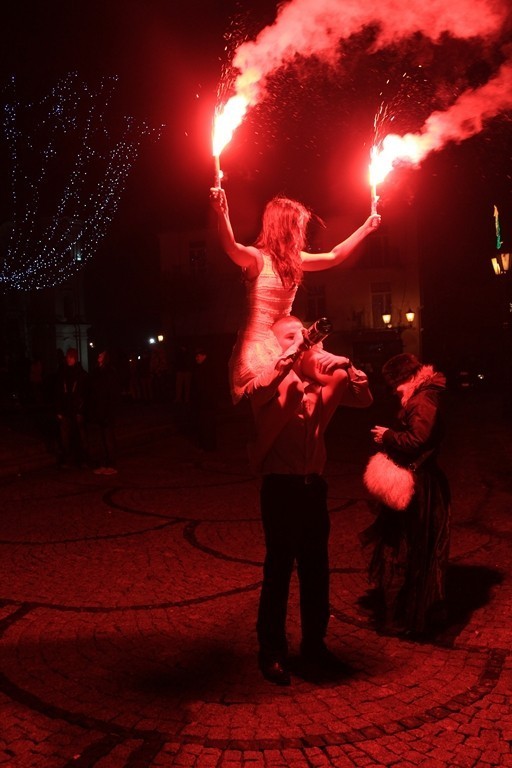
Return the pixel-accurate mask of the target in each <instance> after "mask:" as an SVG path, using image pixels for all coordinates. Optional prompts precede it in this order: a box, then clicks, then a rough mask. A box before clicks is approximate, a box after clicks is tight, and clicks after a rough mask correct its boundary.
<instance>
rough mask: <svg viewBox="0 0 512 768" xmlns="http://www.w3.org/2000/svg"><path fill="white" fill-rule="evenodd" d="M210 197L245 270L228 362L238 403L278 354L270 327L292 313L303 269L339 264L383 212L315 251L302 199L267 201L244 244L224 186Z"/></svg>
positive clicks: (224, 238) (227, 243) (223, 235)
mask: <svg viewBox="0 0 512 768" xmlns="http://www.w3.org/2000/svg"><path fill="white" fill-rule="evenodd" d="M210 200H211V204H212V207H213V208H214V210H215V211H216V213H217V216H218V221H219V235H220V240H221V243H222V247H223V248H224V250H225V251H226V253H227V254H228V256H229V258H230V259H231V260H232V261H233V262H234V263H235V264H237V265H238V266H239V267H242V269H243V270H244V275H245V285H246V291H247V316H246V320H245V323H244V325H243V327H242V328H241V329H240V330H239V332H238V338H237V342H236V344H235V347H234V349H233V352H232V355H231V359H230V362H229V372H230V384H231V394H232V398H233V401H234V402H235V403H237V402H238V401H239V400H240V399H241V398H242V397H243V395H244V393H245V389H246V387H247V384H248V383H249V382H250V381H251V380H252V379H253V378H254V377H255V376H256V375H257V374H258V373H259V372H261V370H263V369H264V368H265V367H266V366H267V365H268V364H269V363H270V362H271V361H272V360H274V359H275V358H276V357H278V356H279V354H280V349H279V348H278V345H277V344H276V340H275V336H274V334H273V333H272V330H271V328H272V325H273V323H274V322H275V321H276V320H277V319H278V318H280V317H283V316H285V315H289V314H290V313H291V309H292V304H293V301H294V299H295V294H296V292H297V288H298V286H299V284H300V282H301V280H302V275H303V272H305V271H306V272H314V271H319V270H322V269H328V268H330V267H334V266H336V265H338V264H341V263H342V262H343V261H344V260H345V259H346V258H347V257H348V256H349V255H350V254H351V253H352V252H353V251H354V249H355V248H356V247H357V246H358V245H359V243H361V242H362V241H363V240H364V238H365V237H367V235H369V234H370V233H371V232H372V231H374V230H375V228H376V227H378V226H379V224H380V216H379V215H377V214H374V215H372V216H370V217H369V218H368V219H367V220H366V221H365V222H364V224H363V225H362V226H361V227H359V228H358V229H356V230H355V232H353V233H352V234H351V235H350V236H349V237H348V238H347V239H346V240H344V241H343V242H341V243H339V244H338V245H336V246H335V247H334V248H333V249H332V251H330V252H328V253H317V254H314V253H306V252H305V251H304V250H303V248H304V246H305V241H306V229H307V225H308V222H309V220H310V218H311V212H310V211H309V210H308V209H307V208H306V207H305V206H304V205H302V203H299V202H297V201H296V200H290V199H289V198H286V197H275V198H274V199H273V200H271V201H270V202H269V203H267V205H266V208H265V211H264V213H263V220H262V228H261V232H260V234H259V236H258V239H257V240H256V243H255V244H254V245H249V246H246V245H241V244H240V243H238V242H237V241H236V240H235V236H234V234H233V229H232V226H231V221H230V218H229V209H228V202H227V198H226V194H225V192H224V190H223V189H221V188H220V187H214V188H212V189H211V190H210Z"/></svg>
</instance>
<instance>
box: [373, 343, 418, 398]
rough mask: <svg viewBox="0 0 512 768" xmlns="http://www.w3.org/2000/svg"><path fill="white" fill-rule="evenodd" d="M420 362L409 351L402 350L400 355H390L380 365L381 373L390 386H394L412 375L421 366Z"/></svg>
mask: <svg viewBox="0 0 512 768" xmlns="http://www.w3.org/2000/svg"><path fill="white" fill-rule="evenodd" d="M421 367H422V366H421V363H420V361H419V360H418V358H417V357H415V356H414V355H411V354H410V353H409V352H403V353H402V354H400V355H395V356H394V357H391V358H390V359H389V360H388V361H387V362H386V363H384V365H383V366H382V375H383V376H384V379H385V380H386V383H387V384H389V386H390V387H393V389H396V387H398V386H400V384H403V383H404V381H407V380H408V379H410V378H411V377H412V376H414V375H415V374H416V373H417V372H418V371H419V370H420V368H421Z"/></svg>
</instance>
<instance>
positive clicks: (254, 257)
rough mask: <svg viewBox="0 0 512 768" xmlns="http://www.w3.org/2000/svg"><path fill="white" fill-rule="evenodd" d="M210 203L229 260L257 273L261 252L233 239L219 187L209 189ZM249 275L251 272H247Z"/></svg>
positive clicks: (226, 208)
mask: <svg viewBox="0 0 512 768" xmlns="http://www.w3.org/2000/svg"><path fill="white" fill-rule="evenodd" d="M210 203H211V206H212V208H213V210H214V211H215V212H216V214H217V219H218V222H219V237H220V242H221V245H222V247H223V249H224V250H225V251H226V253H227V255H228V256H229V258H230V259H231V261H233V262H234V263H235V264H237V265H238V266H239V267H243V268H244V269H247V270H249V273H251V272H253V271H254V275H257V274H258V273H259V272H260V271H261V254H260V252H259V251H258V249H257V248H254V247H253V246H252V245H242V244H241V243H238V242H237V241H236V240H235V235H234V233H233V227H232V226H231V220H230V218H229V208H228V200H227V197H226V193H225V192H224V190H223V189H222V188H221V187H212V188H211V189H210ZM250 276H251V274H249V277H250Z"/></svg>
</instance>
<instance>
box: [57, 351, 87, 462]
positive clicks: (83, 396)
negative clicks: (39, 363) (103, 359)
mask: <svg viewBox="0 0 512 768" xmlns="http://www.w3.org/2000/svg"><path fill="white" fill-rule="evenodd" d="M86 400H87V373H86V372H85V371H84V369H83V368H82V366H81V364H80V362H79V361H78V352H77V350H76V349H74V348H70V349H68V351H67V352H66V357H65V363H64V366H62V367H61V368H60V370H59V371H58V372H57V375H56V379H55V408H56V414H57V421H58V424H59V431H60V450H61V453H60V457H59V463H60V464H61V466H67V465H69V464H70V463H73V464H77V465H78V466H80V465H81V464H82V463H84V462H85V461H86V460H87V448H86V446H87V439H86V431H85V407H86Z"/></svg>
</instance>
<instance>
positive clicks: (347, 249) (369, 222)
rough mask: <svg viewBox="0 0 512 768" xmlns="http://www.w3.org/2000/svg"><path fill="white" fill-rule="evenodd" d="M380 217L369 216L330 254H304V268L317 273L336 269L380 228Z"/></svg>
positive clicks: (376, 214) (302, 255) (376, 215)
mask: <svg viewBox="0 0 512 768" xmlns="http://www.w3.org/2000/svg"><path fill="white" fill-rule="evenodd" d="M380 221H381V219H380V216H379V214H378V213H375V214H372V215H371V216H369V217H368V218H367V219H366V221H365V222H364V224H362V225H361V226H360V227H358V228H357V229H356V230H355V232H352V234H351V235H349V236H348V237H347V238H346V240H343V241H342V242H341V243H338V245H335V246H334V248H333V249H332V251H330V252H329V253H306V252H304V251H303V252H302V254H301V257H302V266H303V269H304V271H305V272H317V271H319V270H321V269H329V268H330V267H336V266H337V265H338V264H341V263H342V262H343V261H345V259H347V258H348V257H349V256H350V254H351V253H352V252H353V251H354V250H355V249H356V248H357V246H358V245H359V244H360V243H362V242H363V240H364V239H365V238H366V237H368V235H370V234H371V233H372V232H375V230H376V229H377V228H378V227H379V226H380Z"/></svg>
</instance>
